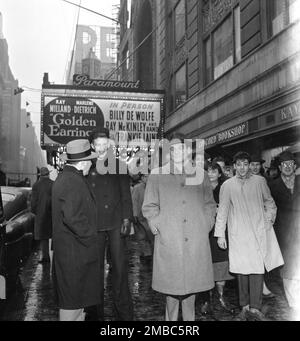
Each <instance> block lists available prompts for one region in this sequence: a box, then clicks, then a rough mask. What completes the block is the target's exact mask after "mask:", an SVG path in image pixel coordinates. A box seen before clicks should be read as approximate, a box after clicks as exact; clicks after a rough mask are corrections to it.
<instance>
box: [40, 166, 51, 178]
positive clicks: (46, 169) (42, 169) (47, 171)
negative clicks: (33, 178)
mask: <svg viewBox="0 0 300 341" xmlns="http://www.w3.org/2000/svg"><path fill="white" fill-rule="evenodd" d="M49 173H50V171H49V169H48V168H47V167H42V168H41V170H40V175H41V176H47V175H49Z"/></svg>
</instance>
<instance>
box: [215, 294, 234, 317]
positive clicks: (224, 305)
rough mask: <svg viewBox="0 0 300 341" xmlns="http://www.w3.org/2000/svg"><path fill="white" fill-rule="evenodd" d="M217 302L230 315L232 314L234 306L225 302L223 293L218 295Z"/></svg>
mask: <svg viewBox="0 0 300 341" xmlns="http://www.w3.org/2000/svg"><path fill="white" fill-rule="evenodd" d="M218 302H219V303H220V305H221V307H222V308H223V309H224V310H225V311H227V312H229V313H230V314H232V315H233V314H234V308H233V307H232V306H231V305H230V303H229V302H227V300H226V299H225V298H224V297H223V295H222V296H221V295H220V296H219V297H218Z"/></svg>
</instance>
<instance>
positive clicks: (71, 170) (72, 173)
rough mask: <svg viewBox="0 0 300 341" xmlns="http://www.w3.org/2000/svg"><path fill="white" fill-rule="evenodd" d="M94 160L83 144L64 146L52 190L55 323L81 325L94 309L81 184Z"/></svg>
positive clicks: (93, 229) (89, 224) (89, 207)
mask: <svg viewBox="0 0 300 341" xmlns="http://www.w3.org/2000/svg"><path fill="white" fill-rule="evenodd" d="M96 157H97V155H96V154H95V153H93V152H92V150H91V147H90V143H89V141H88V140H83V139H80V140H74V141H71V142H69V143H68V144H67V145H66V153H65V154H62V156H61V159H62V160H63V161H66V165H65V166H64V169H63V171H62V172H61V173H60V174H59V175H58V177H57V179H56V180H55V182H54V185H53V190H52V220H53V249H54V252H53V280H54V287H55V289H56V290H55V291H56V294H57V299H58V307H59V319H60V321H84V318H85V314H84V308H85V307H87V306H91V305H96V304H99V303H100V293H99V289H98V288H99V286H100V271H99V268H100V260H99V252H98V244H97V224H96V223H97V210H96V201H95V197H94V194H93V191H92V189H91V188H90V186H89V183H88V181H86V179H85V176H87V175H88V172H89V169H90V167H91V165H92V162H91V160H92V159H94V158H96Z"/></svg>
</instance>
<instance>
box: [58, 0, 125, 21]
mask: <svg viewBox="0 0 300 341" xmlns="http://www.w3.org/2000/svg"><path fill="white" fill-rule="evenodd" d="M61 1H64V2H67V3H68V4H70V5H73V6H77V7H80V8H82V9H84V10H86V11H89V12H91V13H94V14H97V15H100V16H101V17H104V18H106V19H109V20H112V21H115V22H116V23H118V24H120V25H122V23H121V22H120V21H119V20H117V19H114V18H111V17H108V16H107V15H104V14H101V13H99V12H96V11H93V10H92V9H90V8H86V7H83V6H81V4H80V5H77V4H74V3H73V2H71V1H67V0H61Z"/></svg>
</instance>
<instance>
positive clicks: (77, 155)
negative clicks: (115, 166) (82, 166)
mask: <svg viewBox="0 0 300 341" xmlns="http://www.w3.org/2000/svg"><path fill="white" fill-rule="evenodd" d="M97 156H98V155H97V153H94V152H92V149H91V145H90V143H89V141H88V140H84V139H80V140H74V141H71V142H69V143H67V145H66V153H63V154H61V155H60V156H59V157H60V159H61V160H63V161H86V160H92V159H97Z"/></svg>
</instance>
